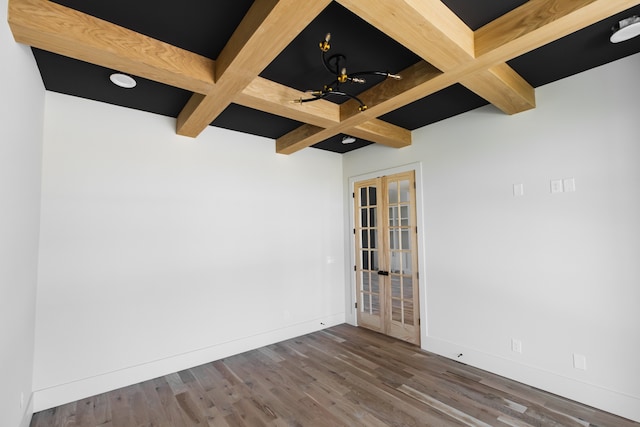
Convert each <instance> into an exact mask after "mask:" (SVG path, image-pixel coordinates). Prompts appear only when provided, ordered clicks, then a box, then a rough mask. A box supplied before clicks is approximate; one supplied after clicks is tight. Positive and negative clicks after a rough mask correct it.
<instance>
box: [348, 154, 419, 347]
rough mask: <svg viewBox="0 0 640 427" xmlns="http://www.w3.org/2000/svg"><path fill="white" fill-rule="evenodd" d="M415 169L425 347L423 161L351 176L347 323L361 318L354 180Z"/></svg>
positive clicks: (355, 321) (355, 323)
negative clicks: (357, 305) (355, 232)
mask: <svg viewBox="0 0 640 427" xmlns="http://www.w3.org/2000/svg"><path fill="white" fill-rule="evenodd" d="M410 171H414V173H415V181H416V206H415V208H416V225H417V226H418V235H417V242H418V246H417V250H418V271H419V272H420V279H419V280H418V298H419V301H420V343H421V346H422V348H424V346H425V344H426V342H427V337H428V335H429V333H428V330H429V329H428V326H429V325H428V322H427V277H428V275H427V270H426V258H425V245H424V230H425V225H424V209H423V203H422V200H423V197H422V163H421V162H415V163H409V164H406V165H402V166H397V167H393V168H388V169H382V170H377V171H373V172H368V173H365V174H361V175H355V176H351V177H349V192H348V203H347V205H348V206H349V228H348V231H349V232H348V235H349V264H348V268H349V271H350V274H349V292H348V300H349V303H348V306H349V307H348V310H347V312H346V318H347V323H350V324H352V325H354V326H358V318H357V313H356V308H355V304H356V302H357V301H358V293H357V289H356V274H355V271H354V269H353V267H354V266H355V265H356V255H355V252H356V241H355V236H354V234H353V229H354V228H356V224H355V209H354V204H353V196H352V195H353V193H354V191H355V183H356V182H359V181H365V180H367V179H372V178H378V177H381V176H385V175H395V174H397V173H402V172H410Z"/></svg>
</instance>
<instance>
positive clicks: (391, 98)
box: [276, 61, 450, 154]
mask: <svg viewBox="0 0 640 427" xmlns="http://www.w3.org/2000/svg"><path fill="white" fill-rule="evenodd" d="M400 74H401V75H402V80H395V79H387V80H384V81H383V82H381V83H378V84H377V85H376V86H374V87H372V88H371V89H368V90H366V91H364V92H363V93H361V94H359V95H358V98H360V99H361V100H362V101H363V102H364V103H365V104H366V105H368V106H369V108H367V109H366V110H365V111H362V112H361V111H360V110H359V108H358V107H359V106H360V104H359V103H358V102H357V101H354V100H350V101H347V102H345V103H343V104H340V106H339V107H340V122H339V123H337V124H336V125H334V126H332V127H327V128H318V127H317V126H311V125H302V126H300V128H298V129H295V130H293V131H292V132H290V133H288V134H286V135H283V136H282V137H280V138H278V139H276V152H278V153H281V154H292V153H295V152H296V151H299V150H301V149H303V148H306V147H310V146H312V145H314V144H317V143H318V142H321V141H324V140H325V139H327V138H331V137H333V136H335V135H337V134H339V133H349V134H352V135H354V136H357V135H355V134H354V133H353V129H354V128H356V127H358V126H362V125H365V126H366V123H367V122H368V121H370V120H372V119H375V118H376V117H380V116H381V115H383V114H386V113H388V112H390V111H393V110H395V109H396V108H399V107H401V106H403V105H406V104H408V103H409V101H408V100H415V99H419V98H420V96H419V95H420V94H419V93H416V90H418V91H420V90H424V86H423V85H424V84H429V82H431V81H434V80H437V78H438V77H439V76H442V75H443V73H442V72H441V71H440V70H438V69H437V68H435V67H434V66H432V65H431V64H429V63H427V62H424V61H420V62H418V63H417V64H415V65H412V66H411V67H408V68H407V69H405V70H403V71H401V72H400ZM449 84H450V83H449ZM436 85H439V86H440V85H442V83H436ZM445 87H446V86H445ZM387 145H389V144H387ZM391 146H394V147H400V146H395V145H391Z"/></svg>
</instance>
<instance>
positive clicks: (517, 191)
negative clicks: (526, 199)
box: [513, 184, 524, 197]
mask: <svg viewBox="0 0 640 427" xmlns="http://www.w3.org/2000/svg"><path fill="white" fill-rule="evenodd" d="M513 195H514V196H516V197H519V196H524V184H513Z"/></svg>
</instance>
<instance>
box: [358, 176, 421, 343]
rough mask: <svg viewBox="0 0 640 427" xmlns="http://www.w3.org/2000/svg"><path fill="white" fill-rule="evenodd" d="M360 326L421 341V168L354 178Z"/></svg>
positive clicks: (409, 339) (408, 339)
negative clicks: (418, 217)
mask: <svg viewBox="0 0 640 427" xmlns="http://www.w3.org/2000/svg"><path fill="white" fill-rule="evenodd" d="M353 199H354V214H355V218H354V226H355V227H354V234H355V251H356V254H355V260H356V263H355V273H356V274H355V275H356V293H357V296H356V297H357V298H356V299H357V302H356V308H357V310H356V311H357V322H358V325H359V326H363V327H365V328H368V329H372V330H374V331H377V332H381V333H383V334H386V335H390V336H393V337H395V338H398V339H401V340H404V341H408V342H410V343H413V344H416V345H420V298H419V287H418V279H419V273H418V244H417V231H418V230H417V220H416V185H415V172H414V171H408V172H402V173H397V174H394V175H389V176H382V177H377V178H371V179H367V180H362V181H357V182H355V183H354V194H353Z"/></svg>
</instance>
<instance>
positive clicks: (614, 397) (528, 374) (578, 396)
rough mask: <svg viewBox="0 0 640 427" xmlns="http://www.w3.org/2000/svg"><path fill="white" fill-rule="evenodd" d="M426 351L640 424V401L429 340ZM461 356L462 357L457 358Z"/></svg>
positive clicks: (437, 340) (556, 375) (549, 372)
mask: <svg viewBox="0 0 640 427" xmlns="http://www.w3.org/2000/svg"><path fill="white" fill-rule="evenodd" d="M423 349H424V350H427V351H430V352H432V353H436V354H439V355H440V356H444V357H446V358H447V359H451V360H455V361H458V362H462V363H465V364H467V365H470V366H474V367H476V368H479V369H483V370H485V371H489V372H492V373H494V374H497V375H501V376H503V377H506V378H509V379H512V380H514V381H518V382H520V383H524V384H527V385H529V386H531V387H536V388H539V389H541V390H545V391H548V392H550V393H554V394H557V395H560V396H562V397H565V398H567V399H572V400H575V401H577V402H580V403H583V404H585V405H589V406H593V407H596V408H599V409H602V410H604V411H607V412H610V413H612V414H616V415H619V416H621V417H624V418H628V419H630V420H633V421H639V422H640V399H639V398H638V397H635V396H631V395H629V394H625V393H622V392H619V391H615V390H610V389H607V388H604V387H600V386H598V385H595V384H591V383H588V382H584V381H579V380H576V379H573V378H568V377H566V376H563V375H559V374H556V373H554V372H551V371H547V370H544V369H540V368H536V367H534V366H530V365H526V364H524V363H522V362H519V361H515V360H511V359H508V358H503V357H499V356H496V355H492V354H488V353H484V352H482V351H478V350H475V349H472V348H469V347H464V346H460V345H457V344H455V343H452V342H448V341H444V340H441V339H438V338H433V337H428V338H427V339H426V341H424V342H423ZM459 354H462V356H460V357H458V355H459Z"/></svg>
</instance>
